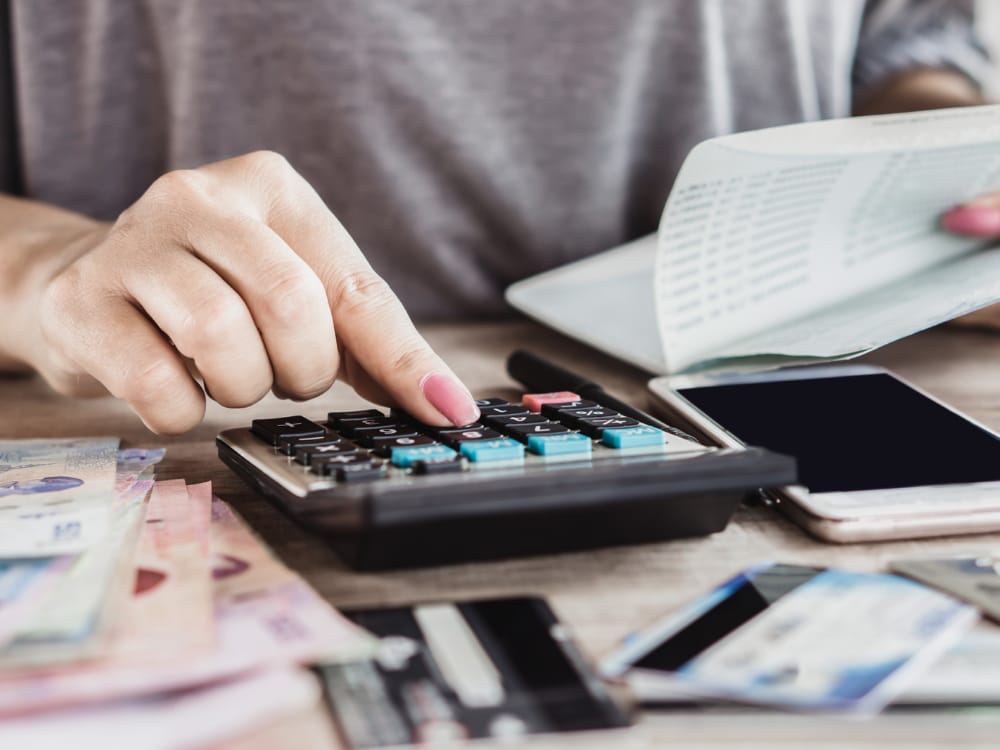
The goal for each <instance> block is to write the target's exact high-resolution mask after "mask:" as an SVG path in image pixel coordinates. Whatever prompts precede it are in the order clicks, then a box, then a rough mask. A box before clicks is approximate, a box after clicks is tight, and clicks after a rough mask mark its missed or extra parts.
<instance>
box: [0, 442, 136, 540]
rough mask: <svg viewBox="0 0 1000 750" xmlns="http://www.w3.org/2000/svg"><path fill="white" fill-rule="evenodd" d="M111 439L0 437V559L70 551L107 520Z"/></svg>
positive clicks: (113, 461) (114, 450)
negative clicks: (22, 438) (5, 438)
mask: <svg viewBox="0 0 1000 750" xmlns="http://www.w3.org/2000/svg"><path fill="white" fill-rule="evenodd" d="M117 457H118V439H117V438H77V439H65V440H0V557H3V558H13V557H47V556H52V555H62V554H74V553H79V552H82V551H84V550H86V549H87V548H88V547H91V546H93V545H94V544H95V543H96V542H98V541H99V540H100V539H101V538H102V537H103V536H104V535H105V534H106V533H107V532H108V529H109V527H110V524H111V509H110V504H111V501H112V498H113V497H114V488H115V475H116V466H117Z"/></svg>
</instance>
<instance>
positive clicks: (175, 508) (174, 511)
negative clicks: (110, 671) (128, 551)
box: [109, 479, 215, 663]
mask: <svg viewBox="0 0 1000 750" xmlns="http://www.w3.org/2000/svg"><path fill="white" fill-rule="evenodd" d="M211 515H212V508H211V497H210V496H209V497H203V496H201V495H200V494H198V493H189V492H188V488H187V485H186V484H185V483H184V480H183V479H175V480H171V481H168V482H157V483H156V485H155V487H154V488H153V491H152V493H150V496H149V504H148V507H147V510H146V517H145V520H144V522H143V524H142V531H141V532H140V535H139V546H138V550H137V553H136V557H135V563H134V567H135V577H134V581H135V584H134V588H133V592H132V596H131V597H130V599H129V601H128V604H127V606H126V607H125V608H124V610H123V612H122V614H121V618H120V621H119V622H118V623H117V626H116V631H117V635H116V637H115V639H114V640H113V641H112V642H111V643H110V644H109V656H110V657H111V659H114V660H118V661H122V662H128V661H133V662H135V663H142V662H154V661H168V662H169V661H173V660H176V659H190V658H195V657H198V656H199V654H200V653H201V652H204V651H207V650H209V649H210V648H211V647H212V646H213V644H214V641H215V625H214V622H213V616H212V567H211V565H212V559H211V554H212V549H211V539H210V525H211Z"/></svg>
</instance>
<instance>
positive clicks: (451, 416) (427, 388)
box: [420, 372, 479, 426]
mask: <svg viewBox="0 0 1000 750" xmlns="http://www.w3.org/2000/svg"><path fill="white" fill-rule="evenodd" d="M420 392H421V393H423V394H424V398H426V399H427V400H428V401H429V402H430V404H431V406H433V407H434V408H435V409H437V410H438V411H439V412H441V414H442V415H443V416H444V417H445V418H446V419H447V420H448V421H449V422H451V423H452V424H453V425H457V426H461V425H466V424H472V423H473V422H475V421H476V420H477V419H479V407H478V406H476V402H475V401H474V400H473V398H472V394H471V393H469V392H468V391H467V390H466V388H465V386H464V385H462V384H461V383H459V382H458V381H457V380H455V378H453V377H452V376H451V375H446V374H445V373H443V372H429V373H427V374H426V375H424V376H423V377H422V378H421V379H420Z"/></svg>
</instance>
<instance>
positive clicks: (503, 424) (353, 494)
mask: <svg viewBox="0 0 1000 750" xmlns="http://www.w3.org/2000/svg"><path fill="white" fill-rule="evenodd" d="M477 404H478V405H479V408H480V412H481V418H480V421H479V422H477V423H476V424H470V425H465V426H462V427H458V428H455V427H452V428H441V427H434V426H431V425H426V424H421V423H419V422H417V421H416V420H414V419H413V418H412V417H410V416H409V415H408V414H406V413H404V412H401V411H397V410H392V411H389V412H385V411H381V410H377V409H363V410H358V411H342V412H331V413H329V414H326V415H323V416H321V417H319V418H314V419H309V418H307V417H305V416H301V415H297V414H296V415H291V416H287V417H282V418H279V419H259V420H254V422H253V423H252V424H251V425H250V427H249V429H248V428H238V429H231V430H226V431H224V432H222V433H221V434H220V435H219V436H218V438H217V441H216V442H217V445H218V449H219V456H220V457H221V459H222V460H223V461H224V462H225V463H226V464H227V465H228V466H229V467H230V468H232V469H233V470H234V471H235V472H236V473H237V474H238V475H239V476H240V477H242V478H243V479H244V480H245V481H246V482H247V483H248V484H249V485H250V486H251V487H253V488H254V489H256V490H257V491H259V492H260V493H261V494H263V495H264V496H265V497H266V498H268V499H269V500H271V501H273V502H274V503H276V504H277V505H278V506H279V507H280V508H282V509H283V510H284V511H286V512H287V513H289V514H290V515H291V516H292V517H293V518H295V519H296V520H297V521H299V522H301V523H302V524H304V525H305V526H306V527H308V528H309V529H311V530H314V531H316V532H318V533H320V534H322V535H324V536H326V537H327V538H328V539H329V540H330V542H331V543H332V544H333V546H334V549H335V550H336V551H337V553H338V555H339V556H340V557H341V559H343V560H344V562H345V563H346V564H348V565H349V566H351V567H354V568H356V569H361V570H379V569H387V568H398V567H413V566H423V565H436V564H443V563H452V562H458V561H465V560H482V559H490V558H501V557H510V556H516V555H529V554H541V553H549V552H559V551H565V550H579V549H586V548H593V547H599V546H608V545H617V544H632V543H639V542H651V541H657V540H663V539H671V538H676V537H685V536H700V535H706V534H711V533H714V532H717V531H720V530H722V529H723V528H725V526H726V524H727V523H728V521H729V518H730V517H731V516H732V514H733V512H734V511H735V509H736V507H737V506H738V504H739V502H740V500H741V499H742V498H743V497H744V496H746V495H747V494H748V493H750V492H752V491H754V490H755V489H757V488H761V487H775V486H781V485H785V484H789V483H793V482H794V481H795V463H794V461H793V460H792V459H790V458H788V457H787V456H782V455H779V454H774V453H770V452H768V451H765V450H762V449H755V448H750V449H740V450H734V449H733V450H731V449H720V448H715V447H708V446H705V445H702V444H700V443H698V442H695V441H694V439H688V437H687V436H685V435H683V434H682V433H679V432H675V431H673V430H669V429H661V428H659V427H656V426H653V425H651V424H645V423H643V422H641V421H639V420H637V419H634V418H632V417H629V416H626V415H623V414H621V413H619V412H617V411H615V410H614V409H610V408H608V407H607V406H604V405H602V404H600V403H597V402H596V401H593V400H589V399H587V398H584V397H581V396H580V395H579V394H577V393H574V392H569V391H560V392H554V393H528V394H525V395H524V396H523V397H522V398H521V399H520V400H519V401H507V400H505V399H502V398H495V397H493V398H482V399H479V400H478V401H477ZM650 421H651V422H652V421H655V420H652V419H650Z"/></svg>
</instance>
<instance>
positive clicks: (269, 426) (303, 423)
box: [250, 416, 326, 445]
mask: <svg viewBox="0 0 1000 750" xmlns="http://www.w3.org/2000/svg"><path fill="white" fill-rule="evenodd" d="M250 431H251V432H253V434H254V435H256V436H257V437H259V438H260V439H261V440H263V441H264V442H266V443H270V444H271V445H278V444H279V443H280V442H281V441H282V440H290V439H292V438H307V437H319V436H322V435H325V434H326V430H324V429H323V428H322V427H320V426H319V425H318V424H316V423H315V422H311V421H309V420H308V419H306V418H305V417H298V416H296V417H281V418H280V419H255V420H253V422H251V423H250Z"/></svg>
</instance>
